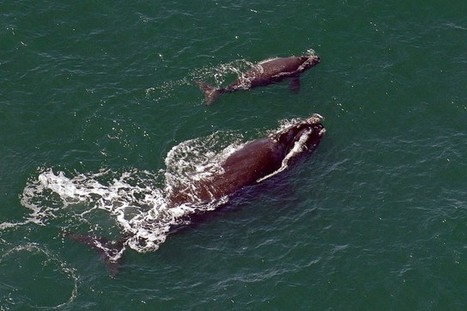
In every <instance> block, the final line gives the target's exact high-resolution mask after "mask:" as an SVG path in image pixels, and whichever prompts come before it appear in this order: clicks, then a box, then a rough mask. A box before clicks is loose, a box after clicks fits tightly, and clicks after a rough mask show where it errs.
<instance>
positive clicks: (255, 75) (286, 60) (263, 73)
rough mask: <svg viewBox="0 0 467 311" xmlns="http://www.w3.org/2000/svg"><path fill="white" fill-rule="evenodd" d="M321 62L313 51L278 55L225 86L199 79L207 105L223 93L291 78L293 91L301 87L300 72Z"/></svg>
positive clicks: (290, 85) (198, 82)
mask: <svg viewBox="0 0 467 311" xmlns="http://www.w3.org/2000/svg"><path fill="white" fill-rule="evenodd" d="M319 63H320V58H319V56H318V55H315V54H314V53H312V52H309V53H308V54H306V55H303V56H291V57H278V58H272V59H267V60H264V61H261V62H259V63H258V64H256V65H254V66H253V67H252V68H251V69H250V70H248V71H247V72H245V73H244V74H242V75H241V77H240V78H239V79H237V80H236V81H234V82H233V83H231V84H229V85H228V86H226V87H223V88H216V87H213V86H211V85H209V84H207V83H205V82H203V81H197V84H198V86H199V88H200V89H201V90H202V91H203V93H204V100H205V102H206V105H211V104H212V103H213V102H214V101H215V100H216V99H217V98H218V97H219V95H221V94H224V93H231V92H235V91H239V90H249V89H251V88H255V87H258V86H265V85H269V84H272V83H276V82H280V81H282V80H284V79H287V78H288V79H290V83H289V87H290V89H291V90H292V91H294V92H298V91H299V89H300V74H302V73H303V72H305V71H306V70H308V69H310V68H312V67H314V66H316V65H317V64H319Z"/></svg>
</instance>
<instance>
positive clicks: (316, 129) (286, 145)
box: [167, 114, 325, 206]
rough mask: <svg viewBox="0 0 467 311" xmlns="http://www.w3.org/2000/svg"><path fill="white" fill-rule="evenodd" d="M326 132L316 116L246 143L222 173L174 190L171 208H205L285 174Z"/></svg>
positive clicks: (222, 164) (224, 162) (170, 201)
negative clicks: (192, 205) (285, 170)
mask: <svg viewBox="0 0 467 311" xmlns="http://www.w3.org/2000/svg"><path fill="white" fill-rule="evenodd" d="M324 132H325V130H324V127H323V125H322V124H321V117H320V116H319V115H318V114H314V115H313V116H311V117H310V118H308V119H304V120H297V121H296V122H294V123H293V124H292V125H289V126H288V127H286V128H285V129H282V130H280V131H278V132H276V133H273V134H271V135H270V136H269V137H266V138H261V139H257V140H254V141H250V142H248V143H246V144H245V145H244V146H243V147H241V148H240V149H238V150H237V151H235V152H233V153H232V154H230V155H229V156H228V157H227V158H226V159H225V160H224V161H223V163H221V168H222V173H219V174H216V175H213V176H210V177H208V178H205V179H201V180H196V181H193V182H192V183H191V184H190V185H185V186H184V187H183V189H180V188H178V189H177V188H176V189H172V190H171V192H170V193H169V194H168V196H167V200H168V202H169V205H171V206H176V205H180V204H185V203H191V204H201V203H206V202H211V201H214V200H218V199H220V198H222V197H224V196H230V195H232V194H234V193H236V192H237V191H238V190H240V189H242V188H243V187H245V186H249V185H253V184H255V183H257V182H259V181H262V180H263V179H266V178H267V177H268V176H271V175H273V174H275V173H277V172H279V171H281V170H284V169H285V168H287V167H288V164H290V161H292V160H293V159H294V158H296V157H297V156H299V155H300V154H302V153H304V152H305V151H311V150H313V149H314V148H315V147H316V146H317V145H318V144H319V142H320V139H321V136H322V135H323V133H324Z"/></svg>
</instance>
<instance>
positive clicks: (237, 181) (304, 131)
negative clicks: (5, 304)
mask: <svg viewBox="0 0 467 311" xmlns="http://www.w3.org/2000/svg"><path fill="white" fill-rule="evenodd" d="M321 121H322V117H321V116H320V115H318V114H313V115H312V116H311V117H310V118H307V119H298V120H294V121H292V122H291V123H290V124H289V125H288V126H285V127H283V128H281V129H280V130H278V131H276V132H274V133H272V134H270V135H269V136H268V137H265V138H260V139H257V140H253V141H250V142H247V143H246V144H244V145H243V146H241V147H240V148H239V149H237V150H236V151H234V152H232V153H231V154H230V155H229V156H227V157H226V158H225V159H224V160H222V161H221V163H220V167H221V171H215V172H214V173H213V174H207V175H206V176H208V177H205V178H193V179H192V180H191V181H190V182H188V184H184V185H183V186H179V187H174V188H169V189H170V190H167V194H166V200H167V208H168V209H171V208H175V207H178V206H181V205H190V206H194V207H196V206H201V205H203V204H209V203H212V202H216V201H218V200H219V201H222V199H223V198H226V197H227V198H228V197H231V196H232V195H240V194H241V190H242V189H244V188H245V187H247V186H251V185H255V184H257V183H260V182H262V181H263V180H265V179H267V178H269V177H271V176H274V175H276V174H278V173H280V172H281V171H283V170H285V169H287V168H288V167H289V166H290V165H292V164H293V163H294V162H295V161H296V159H297V158H299V157H300V156H301V155H303V154H306V153H310V152H311V151H313V150H314V149H315V148H316V147H317V146H318V144H319V143H320V140H321V137H322V136H323V134H324V132H325V129H324V127H323V125H322V124H321ZM203 173H205V172H203ZM67 236H68V237H69V238H70V239H72V240H75V241H77V242H80V243H82V244H85V245H87V246H89V247H91V248H92V249H94V250H96V251H97V252H98V254H99V257H100V258H101V259H102V260H103V261H104V263H105V265H106V267H107V271H108V273H109V275H110V276H111V277H114V276H115V275H116V274H117V273H118V269H119V265H120V260H121V255H122V254H123V251H124V249H125V246H126V242H127V240H128V239H129V238H130V237H128V236H127V237H125V238H123V239H121V240H120V241H110V240H108V239H105V238H101V237H97V236H90V235H81V234H67Z"/></svg>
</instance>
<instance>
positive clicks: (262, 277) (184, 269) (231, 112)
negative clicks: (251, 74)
mask: <svg viewBox="0 0 467 311" xmlns="http://www.w3.org/2000/svg"><path fill="white" fill-rule="evenodd" d="M466 6H467V4H466V2H465V1H450V2H449V3H448V2H442V1H423V2H422V1H415V2H410V3H409V2H406V1H395V0H394V1H386V2H384V3H383V2H381V3H380V2H369V1H354V2H350V1H339V2H330V1H314V2H306V1H289V2H286V3H285V2H275V1H265V0H257V1H234V2H227V1H217V2H216V1H206V2H200V3H195V2H193V1H177V2H165V3H163V4H157V3H153V2H145V1H138V2H134V3H133V2H123V1H118V2H110V1H101V2H94V1H80V2H79V3H73V2H68V1H66V2H63V1H62V2H57V3H56V2H52V1H45V2H44V1H42V2H40V3H39V2H37V3H36V2H27V1H10V2H5V1H3V2H0V14H1V19H0V42H1V43H0V45H1V47H0V127H1V134H0V143H1V145H2V148H1V149H0V155H1V161H0V187H1V191H0V196H1V197H0V254H1V255H0V310H2V311H3V310H29V309H51V308H56V309H60V310H76V309H80V310H83V309H84V310H96V309H111V310H128V309H130V308H132V309H133V308H137V309H140V310H206V309H213V310H217V309H221V308H222V309H234V310H235V309H239V310H245V309H251V310H362V309H363V310H394V309H397V310H465V308H466V306H467V298H465V293H466V292H467V263H466V256H467V242H466V241H467V239H466V232H467V227H466V222H465V220H466V219H467V209H466V205H467V177H466V176H467V164H466V161H465V155H466V154H467V145H466V139H467V93H466V85H467V78H466V77H467V56H466V51H467V18H466V14H465V13H466V12H467V10H466V9H467V7H466ZM310 48H311V49H314V50H315V51H316V53H317V54H318V55H319V56H320V57H321V64H319V65H318V66H316V67H315V68H312V69H311V70H310V71H308V72H306V73H305V74H304V75H303V76H302V78H301V85H302V88H301V91H300V93H299V94H292V93H290V92H289V90H288V88H287V83H280V84H278V85H274V86H269V87H265V88H259V89H255V90H252V91H249V92H237V93H234V94H226V95H223V96H222V97H220V98H219V100H218V101H217V102H216V103H215V104H214V105H213V106H209V107H207V106H205V105H204V104H203V96H202V94H201V92H200V91H199V90H198V89H197V87H195V86H194V84H193V81H195V80H199V79H202V80H206V81H207V82H209V83H213V84H217V85H226V84H227V83H229V82H230V81H232V80H233V79H234V78H235V77H236V74H235V71H238V70H240V69H244V68H245V64H248V62H257V61H260V60H263V59H266V58H270V57H276V56H289V55H299V54H302V53H304V52H305V51H306V50H308V49H310ZM313 112H317V113H320V114H321V115H323V116H324V117H325V120H324V122H323V123H324V126H325V127H326V130H327V132H326V134H325V137H324V138H323V140H322V142H321V145H320V146H319V147H318V149H317V150H316V151H315V152H314V153H313V154H312V155H311V156H310V157H309V158H308V159H306V160H305V161H302V162H300V163H297V165H296V166H294V167H291V168H290V169H289V170H287V171H286V172H284V174H281V175H280V176H276V178H272V179H270V180H267V181H266V182H265V183H263V184H261V185H258V186H257V187H254V188H253V189H249V190H248V191H245V192H244V193H242V195H240V196H238V197H236V198H235V199H234V200H232V201H231V202H230V203H229V204H228V206H227V208H226V209H223V210H222V211H219V212H214V213H212V214H211V215H210V216H207V217H206V219H205V221H202V222H199V223H196V224H193V225H189V226H186V228H185V229H183V230H179V231H177V232H176V233H175V234H172V235H169V236H168V238H167V240H166V241H165V242H164V243H162V244H161V245H160V248H159V249H158V250H153V251H148V252H144V253H140V252H137V251H135V250H133V249H127V250H126V251H125V253H124V255H123V263H122V267H121V269H120V273H119V274H118V275H117V276H116V277H115V278H111V277H109V275H108V274H107V271H106V269H105V266H104V264H103V263H102V261H100V260H99V258H98V256H97V254H96V253H95V252H94V251H92V250H90V249H88V248H86V247H85V246H83V245H81V244H78V243H76V242H75V241H72V240H70V239H68V238H66V233H67V232H92V233H96V234H100V235H103V236H106V237H111V238H116V239H118V238H119V237H120V236H121V235H122V234H123V231H124V229H123V228H122V227H121V225H119V223H118V221H117V216H116V215H115V214H113V213H114V212H115V210H114V209H113V208H115V207H116V206H115V204H114V205H112V203H111V204H110V205H109V204H107V203H108V202H106V201H105V200H100V198H101V197H99V194H98V192H99V191H104V192H105V194H106V195H113V194H116V195H117V196H119V197H118V198H119V199H121V202H120V203H121V204H130V203H133V204H135V205H136V207H135V210H129V211H128V214H132V213H133V215H138V213H143V215H146V214H147V213H149V211H150V210H151V209H152V208H154V207H155V206H154V205H156V204H157V202H158V199H159V197H158V195H160V191H161V189H162V188H163V187H164V181H163V176H164V173H165V172H167V171H170V170H173V169H176V168H177V166H176V165H175V167H173V166H170V167H167V166H166V162H167V163H173V162H171V161H169V160H171V158H170V157H168V154H170V153H169V152H170V151H171V150H172V148H173V147H176V146H185V145H186V144H187V143H186V142H189V143H188V146H189V147H191V148H192V149H193V150H194V151H193V150H191V152H192V153H189V152H188V153H187V154H186V155H184V158H183V159H184V160H186V162H184V163H188V164H190V163H196V161H199V159H200V157H201V156H202V155H203V154H204V155H209V154H210V152H214V153H216V152H218V151H219V150H218V149H219V148H221V147H223V146H226V145H229V144H236V143H239V141H246V140H250V139H255V138H259V137H263V136H265V135H266V134H267V133H268V132H269V131H271V130H274V129H276V128H278V127H279V122H286V120H290V119H292V118H304V117H308V116H310V115H311V114H312V113H313ZM179 149H180V148H179ZM179 149H176V150H179ZM182 151H183V152H185V151H186V150H185V149H183V150H182ZM190 161H191V162H190ZM175 163H176V164H177V163H180V162H175ZM44 178H45V179H47V178H49V179H48V180H54V181H56V182H57V183H61V185H62V186H63V187H61V188H60V187H59V188H55V191H54V190H53V189H44V188H41V185H42V184H41V180H42V181H43V180H44ZM93 182H99V185H100V187H101V188H99V187H98V186H96V185H97V184H96V183H93ZM119 182H120V184H119ZM122 183H123V184H124V186H122V187H121V188H118V185H121V184H122ZM70 187H71V188H70ZM73 187H74V188H73ZM70 189H74V190H75V194H76V193H79V194H81V197H73V196H72V195H70V196H67V194H69V192H67V191H70ZM122 202H123V203H122ZM135 202H136V203H138V204H136V203H135ZM136 208H137V209H136ZM145 213H146V214H145Z"/></svg>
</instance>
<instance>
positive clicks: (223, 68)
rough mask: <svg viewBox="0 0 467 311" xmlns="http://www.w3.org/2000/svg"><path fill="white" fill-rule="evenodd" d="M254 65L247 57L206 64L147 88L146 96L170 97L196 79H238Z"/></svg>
mask: <svg viewBox="0 0 467 311" xmlns="http://www.w3.org/2000/svg"><path fill="white" fill-rule="evenodd" d="M253 65H254V64H253V63H251V62H249V61H247V60H245V59H239V60H234V61H231V62H228V63H221V64H218V65H215V66H206V67H203V68H200V69H197V70H194V71H192V72H190V73H189V74H188V75H187V76H186V77H183V78H181V79H176V80H171V81H165V82H163V83H162V84H159V85H155V86H152V87H150V88H147V89H146V92H145V93H146V96H148V97H149V96H151V97H153V96H155V100H156V101H161V100H164V99H166V98H168V97H170V96H171V95H172V94H173V93H174V90H175V89H177V88H178V87H181V86H184V87H185V86H187V85H191V86H193V85H194V81H198V80H206V79H214V85H221V84H223V83H224V82H225V81H226V80H235V79H238V78H240V77H242V75H243V72H245V71H246V70H247V69H248V68H251V67H252V66H253Z"/></svg>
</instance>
